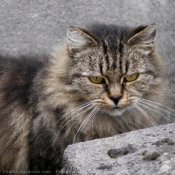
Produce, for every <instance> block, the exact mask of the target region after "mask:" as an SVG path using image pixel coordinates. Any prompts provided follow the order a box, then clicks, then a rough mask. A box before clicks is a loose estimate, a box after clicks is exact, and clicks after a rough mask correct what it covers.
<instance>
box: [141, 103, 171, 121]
mask: <svg viewBox="0 0 175 175" xmlns="http://www.w3.org/2000/svg"><path fill="white" fill-rule="evenodd" d="M139 105H142V106H144V107H145V108H148V109H150V110H152V111H155V112H156V113H158V114H159V115H161V116H162V117H164V118H166V119H167V120H168V121H170V122H172V121H171V120H170V119H169V118H168V117H166V116H164V115H163V114H162V113H160V112H159V111H157V110H155V109H153V108H151V107H155V108H157V107H156V106H151V105H150V106H151V107H148V106H146V105H149V104H147V103H143V102H140V103H139ZM158 109H159V108H158Z"/></svg>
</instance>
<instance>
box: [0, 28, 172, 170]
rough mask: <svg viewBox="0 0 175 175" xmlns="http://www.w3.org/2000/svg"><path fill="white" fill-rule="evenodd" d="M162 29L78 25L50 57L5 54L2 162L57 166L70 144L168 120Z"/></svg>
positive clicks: (0, 73) (1, 165)
mask: <svg viewBox="0 0 175 175" xmlns="http://www.w3.org/2000/svg"><path fill="white" fill-rule="evenodd" d="M155 36H156V26H155V25H150V26H147V27H144V26H143V27H137V28H128V27H118V26H115V25H111V26H107V25H93V26H91V27H90V28H88V29H87V30H82V29H78V28H70V29H69V31H68V34H67V42H66V44H64V45H63V46H61V47H59V48H58V49H56V51H54V52H53V54H52V55H50V56H48V57H38V58H23V57H20V58H18V59H14V58H3V57H1V65H0V79H1V84H0V94H1V95H0V127H1V128H0V142H1V148H2V149H0V155H1V157H2V159H1V160H0V169H7V170H9V169H14V170H32V171H42V170H49V171H52V173H53V172H56V170H59V169H60V168H61V166H62V156H63V152H64V150H65V148H66V147H67V146H68V145H69V144H72V143H76V142H81V141H86V140H92V139H96V138H103V137H108V136H113V135H116V134H120V133H123V132H128V131H132V130H136V129H141V128H146V127H150V126H155V125H157V124H160V123H161V122H162V119H163V118H164V114H163V112H169V113H172V110H171V109H168V107H166V106H167V105H168V103H169V101H168V95H169V94H168V93H167V91H166V89H167V82H166V80H165V74H164V70H163V68H162V60H161V59H160V57H159V56H158V55H157V54H156V53H155V50H154V49H155V43H154V40H155ZM160 94H161V95H160ZM170 111H171V112H170Z"/></svg>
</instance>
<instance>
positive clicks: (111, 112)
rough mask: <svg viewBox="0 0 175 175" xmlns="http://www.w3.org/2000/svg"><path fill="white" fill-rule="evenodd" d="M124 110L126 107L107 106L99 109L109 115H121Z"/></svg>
mask: <svg viewBox="0 0 175 175" xmlns="http://www.w3.org/2000/svg"><path fill="white" fill-rule="evenodd" d="M125 111H126V108H108V109H101V112H102V113H103V114H108V115H109V116H112V117H116V116H121V115H122V114H123V113H124V112H125Z"/></svg>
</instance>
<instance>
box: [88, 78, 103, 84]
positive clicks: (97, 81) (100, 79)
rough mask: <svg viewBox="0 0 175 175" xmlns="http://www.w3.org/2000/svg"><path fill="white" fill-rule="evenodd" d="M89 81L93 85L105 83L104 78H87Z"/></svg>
mask: <svg viewBox="0 0 175 175" xmlns="http://www.w3.org/2000/svg"><path fill="white" fill-rule="evenodd" d="M89 80H90V81H91V82H92V83H94V84H102V83H105V80H104V78H102V77H89Z"/></svg>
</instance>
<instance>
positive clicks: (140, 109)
mask: <svg viewBox="0 0 175 175" xmlns="http://www.w3.org/2000/svg"><path fill="white" fill-rule="evenodd" d="M135 108H136V109H138V111H140V113H141V114H143V115H144V116H145V117H146V118H147V119H148V120H149V121H150V122H151V123H152V124H153V126H157V124H156V123H155V121H154V120H153V119H152V118H151V117H150V116H149V115H148V114H147V113H146V112H145V111H144V110H143V109H142V108H141V107H139V106H138V105H135Z"/></svg>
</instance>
